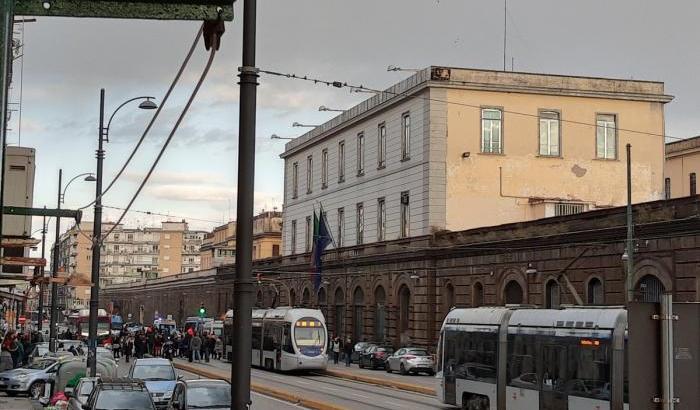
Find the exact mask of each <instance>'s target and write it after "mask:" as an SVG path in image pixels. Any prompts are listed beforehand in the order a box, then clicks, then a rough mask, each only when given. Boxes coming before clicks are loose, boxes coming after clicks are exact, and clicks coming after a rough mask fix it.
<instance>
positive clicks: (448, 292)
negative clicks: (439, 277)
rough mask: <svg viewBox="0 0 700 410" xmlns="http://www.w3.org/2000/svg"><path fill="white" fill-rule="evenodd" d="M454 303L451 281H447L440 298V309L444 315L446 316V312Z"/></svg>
mask: <svg viewBox="0 0 700 410" xmlns="http://www.w3.org/2000/svg"><path fill="white" fill-rule="evenodd" d="M454 305H455V288H454V286H452V284H451V283H448V284H447V286H445V294H444V296H443V298H442V310H443V313H444V315H443V316H447V314H448V313H449V312H450V309H452V308H453V307H454Z"/></svg>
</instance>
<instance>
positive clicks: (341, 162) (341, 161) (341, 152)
mask: <svg viewBox="0 0 700 410" xmlns="http://www.w3.org/2000/svg"><path fill="white" fill-rule="evenodd" d="M343 181H345V141H340V142H339V143H338V182H343Z"/></svg>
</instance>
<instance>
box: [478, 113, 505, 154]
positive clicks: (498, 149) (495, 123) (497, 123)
mask: <svg viewBox="0 0 700 410" xmlns="http://www.w3.org/2000/svg"><path fill="white" fill-rule="evenodd" d="M502 119H503V112H502V111H501V110H500V109H497V108H484V109H482V110H481V152H483V153H486V154H502V153H503V141H502V139H503V138H502V132H503V129H502V128H503V127H502Z"/></svg>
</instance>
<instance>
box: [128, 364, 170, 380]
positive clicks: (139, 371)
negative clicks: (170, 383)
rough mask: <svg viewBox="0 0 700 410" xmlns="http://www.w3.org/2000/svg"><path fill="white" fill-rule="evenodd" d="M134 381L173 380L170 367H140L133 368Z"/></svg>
mask: <svg viewBox="0 0 700 410" xmlns="http://www.w3.org/2000/svg"><path fill="white" fill-rule="evenodd" d="M132 377H133V378H134V379H141V380H175V372H174V371H173V368H172V366H167V365H165V366H161V365H140V366H134V374H133V375H132Z"/></svg>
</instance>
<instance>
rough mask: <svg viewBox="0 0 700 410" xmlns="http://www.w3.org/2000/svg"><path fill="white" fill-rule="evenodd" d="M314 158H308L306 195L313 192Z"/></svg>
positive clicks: (310, 156)
mask: <svg viewBox="0 0 700 410" xmlns="http://www.w3.org/2000/svg"><path fill="white" fill-rule="evenodd" d="M313 168H314V157H313V156H312V155H309V156H308V157H306V193H307V194H310V193H311V192H312V190H311V187H312V184H313V183H314V170H313Z"/></svg>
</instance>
